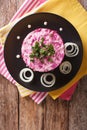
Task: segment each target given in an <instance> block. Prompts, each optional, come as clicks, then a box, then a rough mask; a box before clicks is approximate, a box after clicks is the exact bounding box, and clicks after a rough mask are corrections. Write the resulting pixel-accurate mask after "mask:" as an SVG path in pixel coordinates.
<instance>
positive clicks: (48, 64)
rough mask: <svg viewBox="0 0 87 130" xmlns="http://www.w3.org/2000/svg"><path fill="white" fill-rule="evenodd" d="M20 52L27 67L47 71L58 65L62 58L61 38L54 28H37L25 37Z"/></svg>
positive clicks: (62, 46) (62, 45)
mask: <svg viewBox="0 0 87 130" xmlns="http://www.w3.org/2000/svg"><path fill="white" fill-rule="evenodd" d="M21 53H22V57H23V60H24V62H25V63H26V65H27V66H29V68H31V69H33V70H34V71H39V72H48V71H51V70H53V69H55V68H56V67H58V66H59V65H60V63H61V62H62V60H63V58H64V44H63V40H62V38H61V37H60V35H59V34H58V33H57V32H56V31H55V30H51V29H47V28H38V29H36V30H34V31H32V32H31V33H29V34H28V35H27V36H26V37H25V39H24V41H23V44H22V48H21Z"/></svg>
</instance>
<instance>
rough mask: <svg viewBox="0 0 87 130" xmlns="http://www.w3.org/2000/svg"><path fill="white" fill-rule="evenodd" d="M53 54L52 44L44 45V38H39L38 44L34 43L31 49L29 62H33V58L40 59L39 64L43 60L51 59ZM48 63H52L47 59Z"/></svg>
mask: <svg viewBox="0 0 87 130" xmlns="http://www.w3.org/2000/svg"><path fill="white" fill-rule="evenodd" d="M54 54H55V50H54V47H53V45H52V44H48V45H45V44H44V38H41V40H40V42H37V41H36V42H35V45H34V46H33V47H32V53H31V54H30V61H34V58H38V59H40V61H41V62H43V61H44V58H46V57H49V56H50V57H51V56H53V55H54ZM48 61H50V62H52V59H51V58H48Z"/></svg>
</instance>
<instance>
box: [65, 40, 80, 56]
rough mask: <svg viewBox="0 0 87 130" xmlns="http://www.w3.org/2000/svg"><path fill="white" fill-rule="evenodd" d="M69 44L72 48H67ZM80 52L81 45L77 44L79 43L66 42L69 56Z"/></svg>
mask: <svg viewBox="0 0 87 130" xmlns="http://www.w3.org/2000/svg"><path fill="white" fill-rule="evenodd" d="M69 46H71V49H69V50H68V49H67V48H68V47H69ZM78 53H79V47H78V46H77V44H75V43H72V42H66V43H65V54H66V56H68V57H75V56H77V55H78Z"/></svg>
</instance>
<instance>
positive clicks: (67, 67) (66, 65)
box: [59, 61, 72, 74]
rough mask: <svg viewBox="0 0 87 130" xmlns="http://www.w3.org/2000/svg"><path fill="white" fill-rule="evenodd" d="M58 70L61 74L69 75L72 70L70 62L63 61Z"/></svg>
mask: <svg viewBox="0 0 87 130" xmlns="http://www.w3.org/2000/svg"><path fill="white" fill-rule="evenodd" d="M59 69H60V72H61V73H63V74H69V73H70V72H71V70H72V65H71V63H70V62H68V61H64V62H63V63H62V64H61V65H60V67H59Z"/></svg>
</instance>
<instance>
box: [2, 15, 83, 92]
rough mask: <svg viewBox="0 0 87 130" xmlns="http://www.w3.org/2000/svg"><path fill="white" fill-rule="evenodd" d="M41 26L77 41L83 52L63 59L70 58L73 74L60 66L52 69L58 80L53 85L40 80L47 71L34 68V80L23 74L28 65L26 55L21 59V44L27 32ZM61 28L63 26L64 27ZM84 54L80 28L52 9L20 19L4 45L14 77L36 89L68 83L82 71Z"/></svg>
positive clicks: (5, 55) (7, 61) (80, 50)
mask: <svg viewBox="0 0 87 130" xmlns="http://www.w3.org/2000/svg"><path fill="white" fill-rule="evenodd" d="M45 21H47V23H48V24H47V25H44V22H45ZM28 25H31V28H28ZM37 28H48V29H52V30H56V31H57V32H58V33H59V34H60V36H61V37H62V39H63V42H64V43H66V42H73V43H76V44H77V45H78V47H79V54H78V55H77V56H76V57H73V58H70V57H67V56H65V57H64V59H63V61H62V62H64V61H69V62H70V63H71V64H72V71H71V72H70V73H69V74H67V75H66V74H62V73H61V72H60V70H59V67H57V68H56V69H54V70H53V71H50V72H51V73H53V74H54V75H55V76H56V83H55V85H54V86H53V87H50V88H49V87H48V88H47V87H44V86H43V85H42V84H41V82H40V77H41V75H42V74H43V73H40V72H34V79H33V81H32V82H30V83H25V82H23V81H22V80H21V79H20V77H19V73H20V71H21V69H23V68H26V64H25V63H24V61H23V59H22V57H20V59H17V58H16V55H17V54H20V55H21V45H22V42H23V40H24V38H25V37H26V35H27V34H28V33H29V32H31V31H33V30H35V29H37ZM59 28H62V29H63V30H62V31H60V30H59ZM17 36H20V38H19V39H17ZM82 56H83V47H82V42H81V39H80V36H79V34H78V32H77V31H76V29H75V28H74V27H73V26H72V24H71V23H70V22H68V21H67V20H66V19H64V18H62V17H60V16H58V15H55V14H51V13H36V14H32V15H30V16H27V17H25V18H23V19H22V20H20V21H19V22H18V23H17V24H16V25H15V26H14V27H13V28H12V29H11V31H10V33H9V34H8V36H7V39H6V42H5V47H4V58H5V63H6V66H7V68H8V71H9V72H10V74H11V75H12V77H13V78H14V79H15V80H16V81H17V82H18V83H19V84H21V85H22V86H24V87H26V88H28V89H30V90H34V91H52V90H56V89H58V88H60V87H62V86H64V85H66V84H67V83H68V82H70V80H72V79H73V78H74V76H75V75H76V73H77V72H78V70H79V68H80V65H81V63H82Z"/></svg>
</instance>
